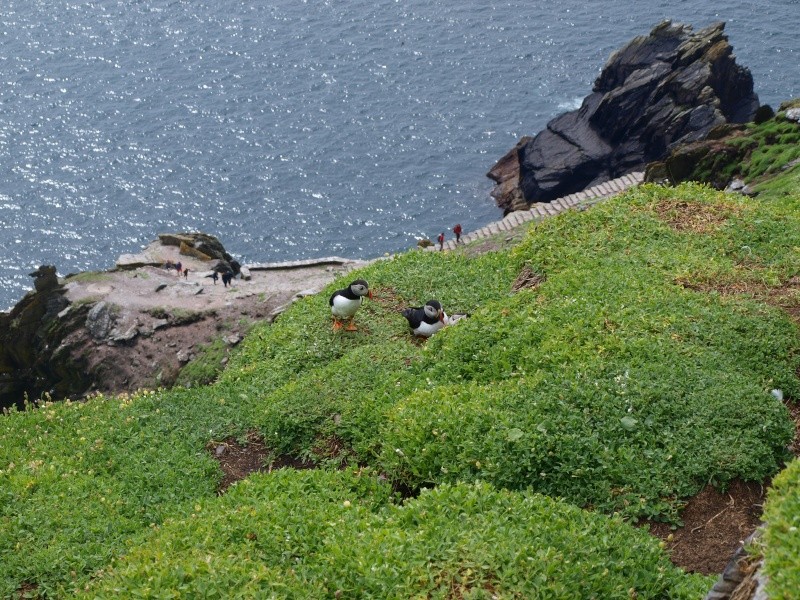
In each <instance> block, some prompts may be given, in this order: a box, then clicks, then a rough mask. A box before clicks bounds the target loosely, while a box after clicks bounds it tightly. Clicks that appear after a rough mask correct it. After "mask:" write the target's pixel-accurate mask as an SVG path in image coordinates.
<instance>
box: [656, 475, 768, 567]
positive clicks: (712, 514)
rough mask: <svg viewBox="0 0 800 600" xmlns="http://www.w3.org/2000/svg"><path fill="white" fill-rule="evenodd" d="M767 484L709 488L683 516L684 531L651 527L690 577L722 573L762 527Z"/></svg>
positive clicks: (665, 526)
mask: <svg viewBox="0 0 800 600" xmlns="http://www.w3.org/2000/svg"><path fill="white" fill-rule="evenodd" d="M766 493H767V483H766V482H765V483H764V484H761V483H757V482H744V481H740V480H735V481H733V482H732V483H731V485H730V487H729V488H728V489H727V490H726V491H725V492H721V491H719V490H717V489H715V488H714V487H712V486H706V488H705V489H703V491H702V492H700V493H699V494H697V495H696V496H695V497H694V498H692V499H691V500H689V503H688V504H687V505H686V508H685V509H684V510H683V513H682V514H681V518H682V519H683V527H680V528H678V529H676V530H675V531H673V530H672V529H671V527H670V525H669V524H667V523H650V524H649V525H650V533H651V534H653V535H655V536H657V537H659V538H661V539H662V540H664V541H665V542H666V545H667V549H668V550H669V552H670V557H671V559H672V562H673V564H675V565H676V566H679V567H681V568H683V569H684V570H686V571H689V572H691V573H702V574H704V575H714V574H717V573H721V572H722V571H723V570H724V569H725V565H726V564H727V563H728V561H729V560H730V559H731V556H733V553H734V552H736V549H737V548H738V547H739V546H740V545H741V544H742V542H744V540H745V539H747V537H748V536H749V535H750V534H751V533H753V531H755V530H756V528H757V527H758V526H759V525H760V523H761V513H762V510H763V504H764V498H765V496H766Z"/></svg>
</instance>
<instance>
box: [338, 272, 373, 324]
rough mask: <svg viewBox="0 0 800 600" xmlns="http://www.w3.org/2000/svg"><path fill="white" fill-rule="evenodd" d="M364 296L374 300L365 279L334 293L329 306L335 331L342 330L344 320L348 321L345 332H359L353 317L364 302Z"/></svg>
mask: <svg viewBox="0 0 800 600" xmlns="http://www.w3.org/2000/svg"><path fill="white" fill-rule="evenodd" d="M364 296H366V297H367V298H369V299H370V300H372V291H371V290H370V289H369V284H368V283H367V282H366V281H364V280H363V279H356V280H355V281H354V282H353V283H351V284H350V285H348V286H347V287H346V288H344V289H342V290H337V291H335V292H333V295H332V296H331V299H330V300H329V301H328V304H330V305H331V314H333V329H334V331H336V330H339V329H341V328H342V321H341V320H342V319H347V327H345V331H358V328H357V327H356V326H355V323H353V317H354V316H355V314H356V311H357V310H358V308H359V307H360V306H361V303H362V302H363V301H364Z"/></svg>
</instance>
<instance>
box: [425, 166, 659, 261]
mask: <svg viewBox="0 0 800 600" xmlns="http://www.w3.org/2000/svg"><path fill="white" fill-rule="evenodd" d="M643 180H644V172H643V171H636V172H633V173H628V174H627V175H623V176H622V177H618V178H617V179H612V180H611V181H606V182H604V183H601V184H600V185H596V186H594V187H591V188H588V189H585V190H583V191H582V192H577V193H575V194H569V195H568V196H564V197H562V198H558V199H556V200H553V201H552V202H536V203H534V204H533V205H532V206H531V209H530V210H516V211H514V212H511V213H508V214H507V215H506V216H505V217H504V218H503V219H501V220H500V221H494V222H493V223H489V224H488V225H486V226H485V227H481V228H480V229H478V230H476V231H471V232H469V233H467V234H465V235H462V236H461V241H462V242H464V243H469V242H474V241H475V240H479V239H481V238H485V237H489V236H491V235H495V234H498V233H501V232H503V231H511V230H512V229H514V228H515V227H518V226H519V225H522V224H523V223H527V222H528V221H541V220H542V219H546V218H547V217H553V216H555V215H557V214H559V213H562V212H564V211H565V210H569V209H570V208H579V209H583V208H587V207H589V206H591V205H593V204H597V203H598V202H600V201H602V200H606V199H607V198H610V197H612V196H616V195H617V194H619V193H620V192H624V191H625V190H627V189H628V188H629V187H633V186H635V185H639V184H640V183H642V181H643ZM455 248H456V241H455V239H451V240H447V241H446V242H445V243H444V247H443V249H444V250H454V249H455ZM438 249H439V245H438V244H434V245H433V246H428V247H427V248H426V250H429V251H435V250H438Z"/></svg>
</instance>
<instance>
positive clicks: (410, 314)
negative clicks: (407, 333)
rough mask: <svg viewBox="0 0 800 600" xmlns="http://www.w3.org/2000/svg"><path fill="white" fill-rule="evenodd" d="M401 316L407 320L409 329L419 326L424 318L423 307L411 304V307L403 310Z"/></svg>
mask: <svg viewBox="0 0 800 600" xmlns="http://www.w3.org/2000/svg"><path fill="white" fill-rule="evenodd" d="M402 314H403V316H404V317H405V318H406V320H407V321H408V324H409V325H410V326H411V329H416V328H417V327H419V326H420V324H421V323H422V321H423V319H424V318H425V309H424V308H423V307H421V306H413V307H411V308H407V309H405V310H404V311H403V313H402Z"/></svg>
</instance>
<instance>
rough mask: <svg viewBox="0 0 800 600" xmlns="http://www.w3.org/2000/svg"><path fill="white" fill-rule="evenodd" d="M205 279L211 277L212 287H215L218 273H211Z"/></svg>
mask: <svg viewBox="0 0 800 600" xmlns="http://www.w3.org/2000/svg"><path fill="white" fill-rule="evenodd" d="M206 277H211V280H212V281H213V282H214V285H217V280H218V279H219V273H217V272H216V271H211V275H206Z"/></svg>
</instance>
